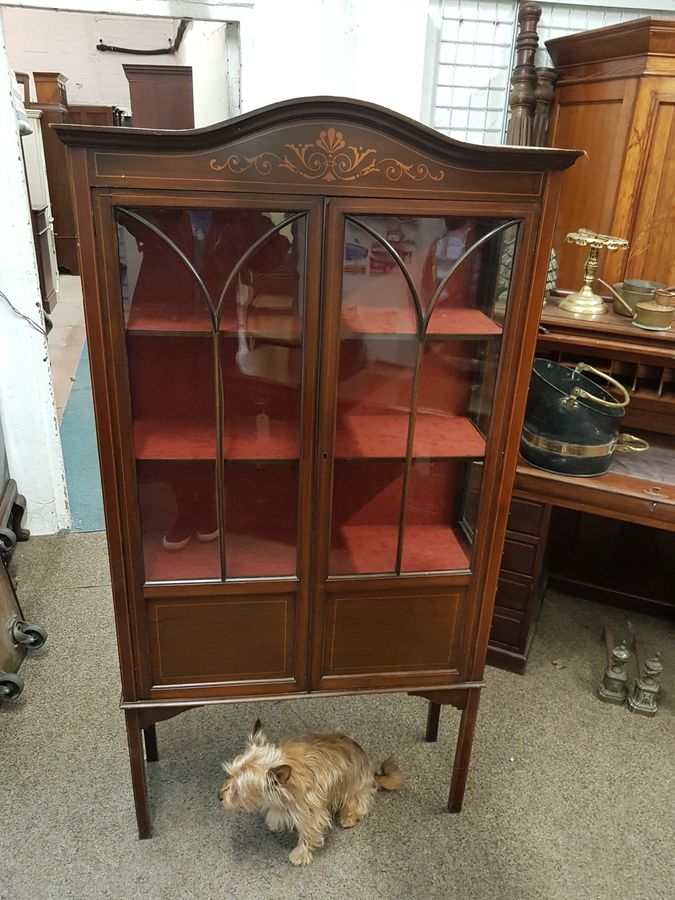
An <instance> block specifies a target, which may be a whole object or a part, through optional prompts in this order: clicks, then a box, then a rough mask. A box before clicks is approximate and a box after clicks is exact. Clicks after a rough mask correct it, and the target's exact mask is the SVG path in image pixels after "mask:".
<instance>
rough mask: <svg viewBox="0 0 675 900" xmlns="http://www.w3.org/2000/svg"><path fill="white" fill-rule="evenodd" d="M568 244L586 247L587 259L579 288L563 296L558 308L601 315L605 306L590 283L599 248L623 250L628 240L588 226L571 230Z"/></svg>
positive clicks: (584, 314)
mask: <svg viewBox="0 0 675 900" xmlns="http://www.w3.org/2000/svg"><path fill="white" fill-rule="evenodd" d="M565 241H566V242H567V243H568V244H577V245H578V246H579V247H588V248H589V253H588V259H587V260H586V264H585V266H584V283H583V286H582V287H581V289H580V290H578V291H575V293H574V294H570V295H569V296H567V297H564V298H563V299H562V300H561V301H560V303H559V306H560V309H566V310H567V312H571V313H576V314H577V315H582V316H601V315H602V314H603V313H606V312H607V306H606V304H605V303H604V301H603V299H602V297H600V296H599V295H598V294H596V293H595V292H594V291H593V288H592V284H593V281H594V279H595V273H596V272H597V271H598V255H599V253H600V251H601V250H625V249H626V248H627V247H628V241H627V240H626V239H625V238H620V237H612V235H609V234H597V232H595V231H589V230H588V228H580V229H579V230H578V231H571V232H570V233H569V234H568V235H567V236H566V238H565Z"/></svg>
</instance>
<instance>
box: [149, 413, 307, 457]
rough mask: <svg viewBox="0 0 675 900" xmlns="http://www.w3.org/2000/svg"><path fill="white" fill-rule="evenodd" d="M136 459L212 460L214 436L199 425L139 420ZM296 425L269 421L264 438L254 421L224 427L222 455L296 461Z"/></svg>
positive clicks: (214, 446)
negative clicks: (258, 431) (257, 430)
mask: <svg viewBox="0 0 675 900" xmlns="http://www.w3.org/2000/svg"><path fill="white" fill-rule="evenodd" d="M134 445H135V449H136V458H137V459H155V460H159V459H180V460H198V459H203V460H208V459H215V457H216V433H215V428H214V427H213V425H211V424H207V423H203V422H187V423H186V422H184V421H183V422H167V421H165V420H161V421H160V420H152V419H151V420H148V419H141V420H139V421H137V422H136V423H135V424H134ZM299 454H300V445H299V434H298V425H297V423H293V422H282V421H279V420H276V419H270V420H269V430H268V433H267V434H259V433H257V432H256V427H255V419H254V418H251V419H242V420H239V421H237V422H236V423H234V424H229V423H227V424H226V426H225V434H224V439H223V455H224V458H225V459H228V460H249V459H250V460H289V461H290V460H297V459H298V458H299Z"/></svg>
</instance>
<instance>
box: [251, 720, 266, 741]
mask: <svg viewBox="0 0 675 900" xmlns="http://www.w3.org/2000/svg"><path fill="white" fill-rule="evenodd" d="M248 739H249V742H250V743H251V744H264V743H266V742H267V737H266V736H265V732H264V731H263V730H262V722H261V721H260V719H256V720H255V725H254V726H253V728H252V729H251V734H250V735H249V738H248Z"/></svg>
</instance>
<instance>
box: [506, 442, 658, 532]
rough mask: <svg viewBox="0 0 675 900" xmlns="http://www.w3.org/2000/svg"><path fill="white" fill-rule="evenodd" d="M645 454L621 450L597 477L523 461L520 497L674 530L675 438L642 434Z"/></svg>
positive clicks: (519, 476) (518, 479)
mask: <svg viewBox="0 0 675 900" xmlns="http://www.w3.org/2000/svg"><path fill="white" fill-rule="evenodd" d="M642 436H644V437H645V439H646V440H648V441H649V442H650V444H651V446H650V449H649V450H648V451H647V452H646V453H640V454H637V453H617V454H616V455H615V457H614V462H613V464H612V468H611V469H610V471H609V472H606V473H605V474H604V475H598V476H596V477H595V478H570V477H569V476H565V475H554V474H553V473H552V472H544V471H542V470H541V469H535V467H534V466H531V465H530V464H529V463H527V462H525V460H522V459H521V461H520V463H519V465H518V469H517V472H516V490H517V494H518V496H519V497H521V498H524V499H527V500H537V501H539V502H540V503H548V504H551V505H553V506H560V507H564V508H566V509H574V510H577V511H578V512H585V513H590V514H592V515H597V516H606V517H607V518H610V519H619V520H621V521H623V522H635V523H636V524H638V525H649V526H651V527H653V528H661V529H663V530H664V531H673V532H675V439H674V438H671V437H666V436H664V435H658V436H656V435H652V434H647V433H644V434H643V435H642Z"/></svg>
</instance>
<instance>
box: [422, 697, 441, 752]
mask: <svg viewBox="0 0 675 900" xmlns="http://www.w3.org/2000/svg"><path fill="white" fill-rule="evenodd" d="M440 717H441V704H440V703H433V702H432V701H431V700H430V701H429V710H428V712H427V731H426V734H425V736H424V739H425V740H426V741H429V742H431V741H435V740H438V722H439V719H440Z"/></svg>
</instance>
